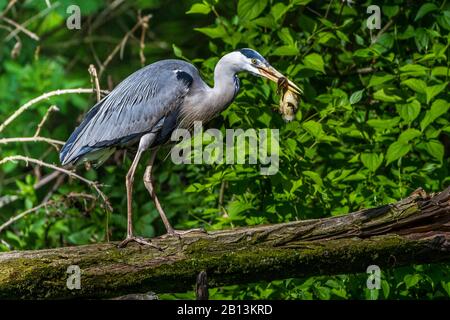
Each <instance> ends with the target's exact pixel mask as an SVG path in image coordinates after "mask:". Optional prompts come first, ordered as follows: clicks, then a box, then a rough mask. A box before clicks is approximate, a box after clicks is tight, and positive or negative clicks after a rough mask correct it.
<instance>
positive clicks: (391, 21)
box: [372, 19, 394, 43]
mask: <svg viewBox="0 0 450 320" xmlns="http://www.w3.org/2000/svg"><path fill="white" fill-rule="evenodd" d="M393 23H394V20H393V19H391V20H389V21H388V23H386V25H385V26H384V27H383V28H382V29H381V30H380V31H379V32H378V34H377V35H376V36H375V38H373V39H372V43H375V42H377V41H378V39H380V37H381V36H382V35H383V33H385V32H386V31H387V29H389V27H390V26H391V25H392V24H393Z"/></svg>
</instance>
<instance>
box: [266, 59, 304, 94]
mask: <svg viewBox="0 0 450 320" xmlns="http://www.w3.org/2000/svg"><path fill="white" fill-rule="evenodd" d="M258 70H259V74H260V75H261V76H263V77H265V78H267V79H269V80H272V81H274V82H276V83H278V80H279V79H280V78H286V77H285V76H284V75H283V74H282V73H281V72H279V71H278V70H277V69H275V68H274V67H272V66H260V67H258ZM286 79H287V78H286ZM287 82H288V88H289V90H290V91H292V92H294V93H296V94H302V93H303V91H302V89H300V88H299V87H298V86H297V85H296V84H295V83H293V82H292V81H291V80H289V79H287Z"/></svg>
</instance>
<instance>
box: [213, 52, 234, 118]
mask: <svg viewBox="0 0 450 320" xmlns="http://www.w3.org/2000/svg"><path fill="white" fill-rule="evenodd" d="M238 71H239V70H237V69H236V67H235V66H234V65H233V64H232V63H231V61H230V59H229V57H227V55H225V56H223V57H222V58H221V59H220V60H219V62H217V65H216V67H215V69H214V87H213V88H212V90H211V96H212V101H214V104H215V107H217V108H218V109H221V110H223V109H225V108H226V107H228V105H230V103H231V102H232V101H233V100H234V98H235V97H236V95H237V93H238V91H239V79H238V78H237V76H236V73H237V72H238Z"/></svg>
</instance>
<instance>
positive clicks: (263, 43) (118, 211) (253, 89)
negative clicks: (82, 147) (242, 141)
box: [0, 0, 450, 299]
mask: <svg viewBox="0 0 450 320" xmlns="http://www.w3.org/2000/svg"><path fill="white" fill-rule="evenodd" d="M74 2H75V3H76V2H77V1H70V4H72V3H74ZM60 3H61V4H60V5H59V6H58V7H56V8H50V9H48V8H47V7H46V4H45V2H44V1H30V2H26V3H25V4H24V5H23V6H20V7H18V8H17V10H13V11H11V13H8V16H10V17H11V18H13V19H15V20H17V21H20V22H24V21H26V20H27V19H30V18H32V17H34V16H36V15H37V14H39V12H42V11H43V10H47V13H46V14H43V15H41V16H40V17H38V18H36V19H34V20H31V22H30V23H29V24H28V25H27V28H28V29H29V30H31V31H32V32H35V33H36V34H37V35H39V36H40V37H41V41H40V42H39V43H37V42H35V41H34V40H32V39H30V38H28V37H27V36H26V35H24V34H22V33H20V34H19V36H20V40H21V49H20V52H19V54H18V55H17V57H16V58H13V57H11V51H12V50H13V49H14V46H15V43H16V40H15V38H14V37H13V38H11V40H8V41H4V42H3V43H4V45H3V46H2V47H1V49H0V122H3V120H4V119H6V117H8V116H9V115H10V114H12V113H13V112H14V111H15V110H16V109H17V108H18V107H19V106H20V105H22V104H23V103H25V102H27V101H29V100H30V99H32V98H34V97H37V96H39V95H40V94H42V93H44V92H47V91H51V90H54V89H63V88H76V87H90V86H91V84H90V80H89V75H88V73H87V68H88V66H89V64H91V63H96V59H97V58H96V57H98V59H100V61H105V60H106V58H107V57H108V55H109V54H110V53H111V52H112V50H113V49H114V47H115V46H116V45H117V44H118V43H119V42H120V41H121V40H122V38H123V36H124V35H125V34H126V33H127V32H128V30H130V29H131V28H132V27H133V25H135V23H136V20H137V18H136V12H137V11H138V10H142V14H148V13H152V14H153V18H152V19H151V20H150V25H149V29H150V30H149V32H148V33H147V37H146V46H145V49H144V54H145V57H146V63H150V62H153V61H156V60H159V59H162V58H169V57H178V58H182V59H186V60H191V62H192V63H194V64H195V65H196V66H197V67H198V68H199V69H200V70H201V73H202V75H203V76H204V77H205V80H206V81H207V82H208V83H210V84H212V78H213V77H212V75H213V70H214V66H215V63H216V62H217V61H218V58H219V57H220V56H221V55H223V54H224V53H226V52H229V51H231V50H234V49H237V48H242V47H251V48H254V49H256V50H258V51H259V52H260V53H261V54H263V55H264V56H265V57H266V58H268V59H269V61H270V62H271V64H272V65H273V66H275V67H276V68H277V69H278V70H280V71H281V72H282V73H284V74H286V76H288V77H289V78H290V79H292V80H293V81H294V82H295V83H297V84H299V85H301V86H302V87H303V88H304V92H305V93H304V96H303V97H302V101H301V104H300V110H299V112H298V114H297V116H296V120H295V121H293V122H291V123H287V124H286V123H284V122H283V121H282V119H281V117H280V116H279V115H278V114H277V113H274V112H273V110H272V109H273V108H276V107H277V105H278V102H279V96H278V95H277V94H276V85H275V84H273V83H269V82H267V81H265V80H260V79H257V80H255V79H254V78H253V77H252V76H251V75H246V74H242V75H240V79H241V91H240V93H239V95H238V96H237V98H236V100H235V102H234V103H233V104H232V105H231V106H230V107H229V108H228V109H227V110H225V111H224V112H223V113H222V115H221V117H220V118H219V119H217V120H214V121H213V122H212V123H211V124H210V126H211V127H217V128H220V129H221V130H222V131H223V132H225V129H226V128H242V129H247V128H279V129H280V170H279V172H278V173H276V174H275V175H272V176H262V175H260V173H259V167H258V166H255V165H225V164H218V165H174V164H172V163H171V162H170V161H165V162H163V161H159V162H158V163H157V165H156V168H155V173H156V175H155V179H156V181H157V186H158V187H157V189H158V190H157V191H158V192H159V196H160V200H161V202H162V203H163V205H164V207H165V210H166V212H167V213H168V214H169V219H170V220H171V221H172V222H173V223H174V224H175V225H176V226H177V227H179V228H188V227H195V226H203V227H206V228H207V229H210V230H214V229H221V228H229V227H234V226H239V225H255V224H261V223H278V222H285V221H292V220H295V219H309V218H320V217H325V216H330V215H341V214H346V213H348V212H351V211H356V210H359V209H362V208H367V207H373V206H378V205H381V204H386V203H389V202H393V201H395V200H398V199H401V198H403V197H405V196H407V195H408V194H409V193H410V192H412V191H413V190H415V189H416V188H418V187H423V188H424V189H426V190H427V191H440V190H442V189H443V188H444V187H446V186H448V184H449V182H450V177H449V168H450V157H449V149H450V118H449V107H450V96H449V90H448V88H449V81H450V80H449V75H450V71H449V70H450V63H449V57H450V49H449V44H450V36H449V30H450V3H446V2H445V1H444V2H441V1H428V2H427V3H420V2H417V3H416V2H409V1H406V0H405V1H402V0H396V1H394V2H393V3H392V4H390V5H389V6H382V28H383V27H384V26H387V24H388V23H389V26H387V28H386V29H382V30H381V31H380V30H369V29H368V28H367V26H366V18H367V17H368V15H367V14H366V8H367V6H368V5H370V4H372V1H368V2H366V3H360V2H357V3H355V4H354V5H352V6H349V5H347V4H346V2H341V1H327V2H313V1H308V0H284V1H275V0H270V1H269V0H265V1H259V0H258V1H257V0H239V1H237V2H236V1H225V0H204V1H176V2H175V1H173V3H172V4H171V5H167V4H166V2H164V1H158V0H153V1H136V2H128V1H127V2H126V3H124V4H122V5H121V6H119V8H115V9H111V7H109V4H108V3H107V2H103V1H100V0H95V1H89V4H85V5H83V6H82V15H83V17H82V30H68V29H67V28H66V27H65V19H66V18H67V13H66V11H65V7H64V6H67V3H66V1H60ZM80 3H81V2H80ZM83 3H84V2H83ZM175 4H176V5H175ZM374 4H376V3H374ZM5 6H6V2H4V1H3V2H2V1H0V10H2V8H4V7H5ZM109 10H112V12H109ZM105 14H106V15H105ZM105 17H106V18H105ZM97 19H99V21H97ZM102 19H105V20H104V21H102ZM100 22H101V23H100ZM8 34H9V31H8V30H4V29H0V37H1V38H2V39H3V38H5V37H6V36H7V35H8ZM139 38H140V31H138V32H136V33H135V35H134V37H131V38H130V39H129V40H128V42H127V44H125V45H124V46H123V49H122V51H123V52H122V58H120V56H119V55H117V56H115V57H114V58H113V59H112V61H111V63H110V64H109V65H108V67H107V68H106V70H105V75H104V76H103V77H102V78H101V86H102V88H106V87H107V86H108V83H113V84H114V85H116V84H117V83H118V82H119V81H120V80H121V79H123V78H125V77H126V75H128V74H130V73H132V72H133V71H135V70H137V69H138V68H139V67H140V59H139V50H140V45H139ZM108 79H109V80H108ZM94 101H95V98H94V97H93V96H88V95H68V96H58V97H54V98H52V99H51V101H48V102H47V101H46V102H42V103H40V104H37V105H35V106H33V107H32V108H31V109H30V110H28V111H27V112H25V113H24V114H22V115H21V116H20V118H18V119H17V120H16V121H15V122H14V123H13V124H12V125H10V126H9V127H7V129H6V130H5V131H4V132H2V133H0V135H1V137H2V138H3V137H6V136H8V137H18V136H32V135H33V134H34V132H35V130H36V128H37V125H38V123H39V121H40V119H41V118H42V116H43V115H44V114H45V113H46V110H47V109H48V107H49V106H50V105H51V104H55V105H57V106H58V108H59V109H60V112H59V113H55V114H52V115H50V117H49V120H48V122H47V123H46V124H45V126H44V127H43V129H42V133H41V134H42V135H43V136H46V137H52V138H54V139H61V140H65V139H67V137H68V135H69V134H70V132H71V131H72V130H73V128H74V127H75V125H76V123H77V119H78V120H79V119H80V118H79V117H80V115H81V114H83V113H84V112H85V111H87V110H88V108H89V106H91V105H92V104H93V103H94ZM167 152H168V150H166V151H165V152H162V153H161V155H160V157H159V159H160V160H163V159H164V158H165V156H166V154H167ZM0 154H1V158H4V157H6V156H10V155H15V154H24V155H28V156H32V157H37V158H42V159H43V160H45V161H47V162H50V163H52V162H53V163H58V158H57V153H56V152H55V151H54V149H53V147H51V146H50V147H49V146H47V145H45V144H42V143H35V144H8V145H0ZM130 162H131V161H130V159H129V157H126V156H124V154H123V153H118V154H116V155H115V156H114V157H112V158H111V159H110V160H109V161H108V162H107V163H105V165H104V166H103V167H101V168H98V169H95V170H93V169H90V170H87V171H86V172H84V170H83V169H80V170H79V171H80V172H81V173H82V174H84V175H85V176H86V177H88V178H89V179H96V180H99V181H100V182H101V183H102V184H104V186H105V187H104V188H103V190H104V191H105V193H106V194H108V196H109V197H110V200H111V202H112V204H113V207H114V208H115V212H114V213H112V214H111V215H110V216H109V215H107V214H106V213H105V211H104V210H103V209H102V207H101V205H100V204H101V202H100V201H92V199H89V198H71V197H69V194H70V193H74V192H77V193H88V192H91V191H90V190H89V189H88V188H87V187H86V186H85V185H84V184H81V183H79V182H77V181H69V180H67V179H66V180H64V181H63V183H60V184H59V185H57V188H56V190H53V189H52V187H53V185H55V182H52V183H50V184H48V185H46V186H44V187H42V188H39V189H35V188H34V187H33V186H34V185H35V183H36V182H37V181H38V180H39V178H40V177H42V176H44V175H47V174H49V173H50V171H48V170H46V169H42V168H41V169H39V168H30V167H25V166H23V164H19V163H8V164H5V165H3V166H2V167H1V168H0V204H2V203H4V202H6V200H8V201H12V202H11V203H9V204H8V205H0V223H2V222H3V221H6V220H7V219H8V218H10V217H12V216H14V215H17V214H18V213H20V212H22V211H24V210H26V209H29V208H32V207H34V206H36V205H38V204H39V203H41V202H42V201H43V199H44V198H45V197H46V196H47V195H49V196H50V199H51V200H53V201H55V203H58V204H57V205H49V206H47V207H46V208H42V209H40V210H38V211H36V212H34V213H32V214H29V215H27V216H26V217H25V218H23V219H20V220H19V221H17V222H16V223H15V224H13V225H12V226H11V227H10V228H8V229H7V230H6V231H4V232H3V233H1V234H0V240H1V241H2V242H1V243H0V247H1V249H3V250H9V249H38V248H46V247H55V246H62V245H76V244H85V243H89V242H97V241H103V239H105V237H106V228H107V227H108V229H109V232H110V234H111V238H112V239H115V240H118V239H122V238H123V236H124V234H125V230H126V215H125V212H126V199H125V198H124V181H123V180H124V177H125V174H126V171H127V168H128V166H129V165H130ZM142 174H143V167H140V168H139V170H138V173H137V176H141V175H142ZM221 190H224V191H223V193H221ZM11 199H15V200H11ZM134 204H135V206H134V209H135V211H134V215H135V220H134V222H135V226H136V231H137V232H138V233H139V234H140V235H143V236H148V237H151V236H155V235H159V234H161V233H163V232H164V227H163V225H162V223H161V222H160V221H159V218H158V213H157V212H156V210H155V208H154V207H153V204H152V203H151V201H150V199H149V197H148V195H147V192H146V190H145V188H144V186H143V184H142V183H141V182H140V179H136V183H135V198H134ZM370 264H371V262H370V261H367V265H370ZM365 267H366V266H365ZM449 271H450V268H449V266H448V265H423V266H414V267H408V268H401V269H396V270H383V281H382V289H381V290H379V291H371V290H368V289H367V288H366V286H365V283H366V279H367V275H366V274H360V275H341V276H335V277H313V278H309V279H288V280H283V281H273V282H271V283H258V284H253V285H249V286H232V287H226V288H217V289H212V290H211V295H212V297H213V298H226V299H229V298H241V299H244V298H247V299H257V298H268V299H275V298H282V299H388V298H389V299H403V298H416V299H434V298H445V297H446V298H448V297H449V296H450V277H449ZM163 297H165V298H174V297H192V295H191V294H188V295H186V294H184V295H170V296H167V295H164V296H163Z"/></svg>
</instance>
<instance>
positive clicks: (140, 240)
mask: <svg viewBox="0 0 450 320" xmlns="http://www.w3.org/2000/svg"><path fill="white" fill-rule="evenodd" d="M130 242H136V243H138V244H140V245H144V246H151V247H152V248H155V249H158V250H160V251H162V249H161V248H160V247H158V246H157V245H155V244H153V243H151V242H149V241H147V240H145V239H144V238H141V237H127V238H126V239H125V240H123V241H122V242H121V243H119V245H118V247H119V248H125V247H126V246H127V245H128V244H129V243H130Z"/></svg>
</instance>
